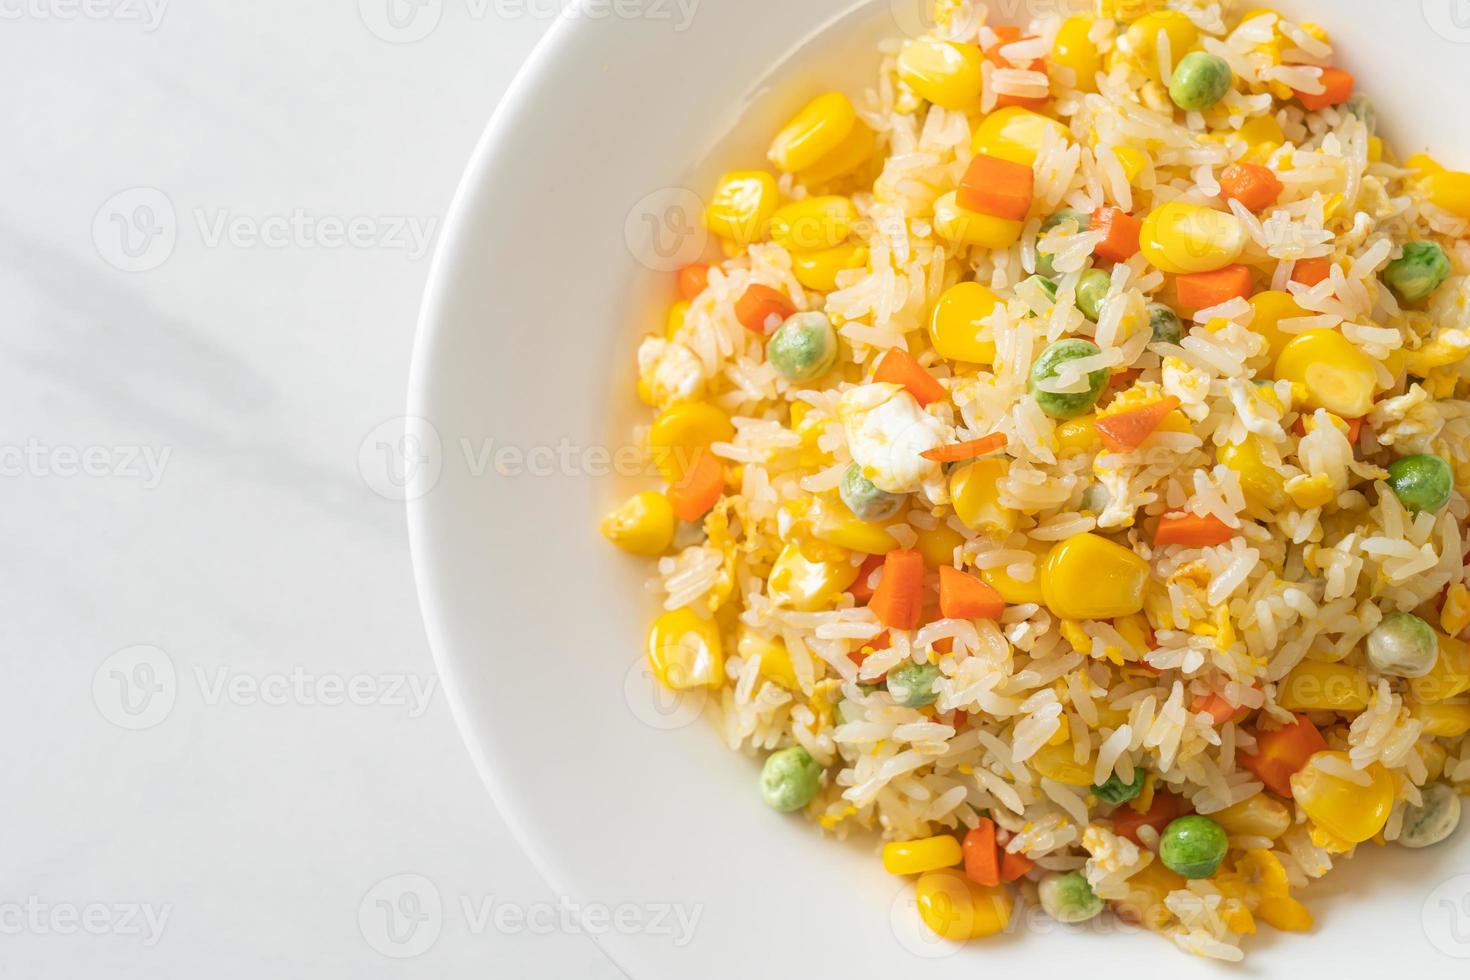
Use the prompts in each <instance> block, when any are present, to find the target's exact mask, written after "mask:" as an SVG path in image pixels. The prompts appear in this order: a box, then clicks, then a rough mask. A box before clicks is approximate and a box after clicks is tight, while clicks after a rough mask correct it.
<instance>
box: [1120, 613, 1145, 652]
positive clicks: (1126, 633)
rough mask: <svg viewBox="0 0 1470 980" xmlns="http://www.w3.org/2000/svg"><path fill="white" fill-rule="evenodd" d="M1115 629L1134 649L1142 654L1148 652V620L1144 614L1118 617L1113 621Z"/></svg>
mask: <svg viewBox="0 0 1470 980" xmlns="http://www.w3.org/2000/svg"><path fill="white" fill-rule="evenodd" d="M1113 629H1115V630H1117V631H1118V635H1119V636H1121V637H1122V638H1123V639H1124V640H1125V641H1127V643H1128V645H1129V646H1131V647H1132V648H1133V649H1135V650H1137V651H1139V652H1140V653H1142V652H1144V651H1147V650H1148V632H1149V630H1148V619H1147V618H1146V617H1145V616H1144V615H1143V614H1142V613H1134V614H1133V615H1132V616H1119V617H1117V618H1116V619H1114V620H1113Z"/></svg>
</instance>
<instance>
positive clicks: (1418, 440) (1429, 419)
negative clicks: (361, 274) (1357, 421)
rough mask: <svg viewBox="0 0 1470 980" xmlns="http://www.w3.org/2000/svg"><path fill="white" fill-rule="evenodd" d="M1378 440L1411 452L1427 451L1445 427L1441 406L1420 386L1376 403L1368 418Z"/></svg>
mask: <svg viewBox="0 0 1470 980" xmlns="http://www.w3.org/2000/svg"><path fill="white" fill-rule="evenodd" d="M1368 419H1369V424H1370V425H1372V426H1373V432H1374V434H1375V435H1376V436H1377V437H1378V441H1379V442H1381V443H1382V444H1383V445H1385V446H1396V447H1398V448H1399V449H1400V450H1402V451H1406V452H1410V453H1427V452H1429V451H1430V442H1431V441H1432V440H1433V439H1434V437H1435V436H1437V435H1439V431H1440V429H1442V428H1444V419H1443V418H1442V417H1441V416H1440V411H1439V407H1438V405H1436V404H1435V402H1434V400H1433V399H1431V398H1430V397H1429V393H1428V392H1427V391H1425V390H1424V389H1423V388H1422V387H1420V386H1419V385H1411V386H1410V387H1409V390H1408V391H1407V392H1405V393H1404V394H1402V395H1398V396H1396V397H1394V398H1385V399H1384V400H1383V401H1381V402H1379V403H1378V404H1376V405H1374V406H1373V412H1372V414H1371V415H1369V417H1368Z"/></svg>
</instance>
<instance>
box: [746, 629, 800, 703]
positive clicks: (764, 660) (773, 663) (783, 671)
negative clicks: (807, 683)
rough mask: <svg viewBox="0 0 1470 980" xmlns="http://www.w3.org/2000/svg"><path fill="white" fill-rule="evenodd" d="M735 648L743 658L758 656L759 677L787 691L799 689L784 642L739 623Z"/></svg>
mask: <svg viewBox="0 0 1470 980" xmlns="http://www.w3.org/2000/svg"><path fill="white" fill-rule="evenodd" d="M735 648H736V649H737V650H738V651H739V652H740V656H741V657H742V658H743V659H745V660H751V659H753V658H756V657H759V658H760V676H761V677H763V678H765V679H766V680H768V681H770V682H771V683H772V684H776V685H778V686H780V687H784V688H786V690H788V691H798V690H800V685H799V684H798V683H797V680H796V671H795V670H794V669H792V666H791V653H790V651H788V650H787V649H786V644H785V643H782V642H781V641H780V640H778V639H774V638H771V637H766V636H762V635H761V634H759V633H757V632H755V631H754V630H752V629H751V628H750V627H748V626H746V625H744V624H741V626H740V633H739V635H738V637H737V638H736V641H735Z"/></svg>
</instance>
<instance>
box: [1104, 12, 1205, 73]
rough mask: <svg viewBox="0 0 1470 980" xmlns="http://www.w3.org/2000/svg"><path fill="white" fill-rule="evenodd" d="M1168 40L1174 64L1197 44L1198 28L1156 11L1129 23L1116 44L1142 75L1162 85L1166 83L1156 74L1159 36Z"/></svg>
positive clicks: (1172, 14)
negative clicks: (1163, 36)
mask: <svg viewBox="0 0 1470 980" xmlns="http://www.w3.org/2000/svg"><path fill="white" fill-rule="evenodd" d="M1160 34H1164V35H1167V36H1168V38H1169V57H1170V59H1171V60H1172V61H1173V62H1174V64H1176V65H1177V64H1179V60H1180V59H1181V58H1183V57H1184V56H1185V55H1186V54H1188V53H1189V50H1190V49H1191V48H1193V47H1194V46H1195V44H1196V43H1197V42H1198V41H1199V28H1197V27H1195V26H1194V21H1192V20H1190V19H1189V18H1188V17H1186V16H1184V15H1183V14H1181V13H1180V12H1179V11H1177V10H1160V11H1158V12H1157V13H1152V14H1147V15H1145V16H1143V17H1140V18H1139V19H1138V20H1136V21H1134V22H1133V25H1132V26H1130V27H1129V28H1128V30H1127V31H1125V32H1124V33H1123V36H1122V37H1121V38H1120V39H1119V41H1118V43H1119V45H1120V46H1121V47H1122V48H1123V50H1124V51H1126V52H1127V53H1128V55H1129V56H1130V57H1131V58H1132V59H1133V61H1134V62H1135V63H1136V64H1137V65H1138V67H1139V68H1140V69H1141V70H1142V71H1143V73H1144V74H1145V75H1147V76H1148V77H1149V78H1151V79H1153V80H1154V81H1155V82H1158V83H1160V84H1162V85H1167V84H1168V83H1169V79H1167V78H1164V77H1163V76H1162V75H1161V74H1160V72H1159V35H1160Z"/></svg>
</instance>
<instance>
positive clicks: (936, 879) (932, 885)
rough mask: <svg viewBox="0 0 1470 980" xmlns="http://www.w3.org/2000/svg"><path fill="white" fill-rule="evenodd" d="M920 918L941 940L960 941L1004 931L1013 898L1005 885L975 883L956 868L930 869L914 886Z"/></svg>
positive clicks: (1009, 919)
mask: <svg viewBox="0 0 1470 980" xmlns="http://www.w3.org/2000/svg"><path fill="white" fill-rule="evenodd" d="M914 900H915V903H916V904H917V906H918V911H919V918H920V919H921V920H922V921H923V923H924V925H926V926H928V927H929V930H930V931H931V932H933V933H934V934H935V935H936V936H939V937H940V938H941V939H948V940H950V941H951V942H957V943H962V942H966V941H968V940H971V939H981V938H983V937H985V936H992V935H994V934H996V933H998V932H1003V931H1004V930H1005V928H1006V926H1007V925H1008V924H1009V923H1010V921H1011V910H1012V908H1013V905H1014V899H1012V898H1011V893H1010V892H1009V891H1008V890H1007V889H1006V888H1005V887H1004V886H996V887H993V888H992V887H986V886H984V885H977V884H975V883H974V882H973V881H971V880H970V879H969V878H966V877H965V876H964V875H963V874H961V873H960V872H959V871H955V870H952V869H943V870H940V871H933V872H930V873H929V874H926V875H924V876H923V877H922V878H920V879H919V882H918V884H917V885H916V886H915V887H914Z"/></svg>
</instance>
